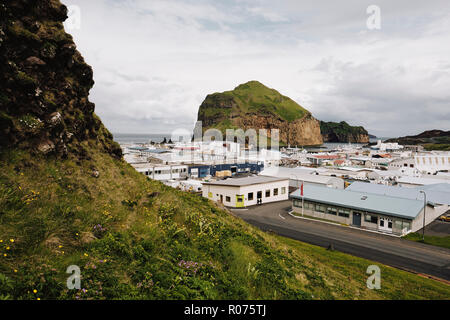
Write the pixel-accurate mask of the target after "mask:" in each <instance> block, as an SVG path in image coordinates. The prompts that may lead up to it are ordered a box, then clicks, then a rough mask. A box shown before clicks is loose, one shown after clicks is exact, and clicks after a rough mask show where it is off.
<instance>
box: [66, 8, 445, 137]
mask: <svg viewBox="0 0 450 320" xmlns="http://www.w3.org/2000/svg"><path fill="white" fill-rule="evenodd" d="M378 2H379V4H378V5H379V6H380V7H381V18H382V25H381V26H382V28H381V30H377V31H369V30H367V29H366V19H367V14H366V8H367V5H369V4H371V3H369V2H367V3H365V1H359V0H358V1H356V0H351V1H350V0H349V1H345V4H344V5H343V4H342V3H343V2H337V1H336V2H324V1H301V2H299V1H294V0H286V1H277V2H274V1H266V0H259V1H244V0H235V1H232V0H229V1H225V2H219V1H212V0H211V1H207V0H200V1H195V2H194V1H190V0H185V1H182V0H164V1H161V0H146V1H144V0H123V1H118V0H116V1H113V0H96V1H89V0H67V1H65V3H66V4H74V5H78V6H79V7H80V9H81V18H82V20H81V29H80V30H73V31H70V32H71V33H72V34H73V36H74V38H75V41H76V43H77V45H78V47H79V50H80V51H81V52H82V54H83V55H84V56H85V58H86V61H87V62H88V63H89V64H91V65H92V66H93V68H94V77H95V81H96V85H95V87H94V89H93V90H92V92H91V100H92V101H93V102H95V103H96V110H97V113H98V114H99V115H100V116H101V117H102V119H103V120H104V122H105V123H106V125H107V126H108V127H109V128H110V129H111V131H113V132H134V133H142V132H147V133H169V132H171V131H172V130H174V129H175V128H180V127H184V128H186V129H189V130H190V129H192V127H193V124H194V122H195V120H196V115H197V111H198V107H199V105H200V104H201V102H202V100H203V99H204V98H205V96H206V95H207V94H209V93H212V92H218V91H225V90H230V89H232V88H234V87H235V86H237V85H238V84H240V83H243V82H246V81H248V80H259V81H261V82H263V83H264V84H266V85H268V86H269V87H273V88H275V89H277V90H279V91H280V92H282V93H283V94H285V95H288V96H290V97H291V98H293V99H294V100H296V101H297V102H299V103H300V104H302V105H303V106H305V107H306V108H308V109H309V110H310V111H311V112H312V113H313V115H315V116H316V117H317V118H319V119H323V120H336V121H341V120H347V121H348V122H350V123H351V124H355V125H360V124H361V125H364V126H365V127H367V129H369V131H371V132H372V133H375V134H377V135H384V136H386V135H387V136H390V135H402V134H411V133H418V131H420V130H425V129H433V128H441V129H448V128H449V127H450V126H449V120H450V119H449V116H448V114H449V112H448V111H447V110H449V109H450V100H449V98H450V97H449V93H448V88H449V87H450V59H449V57H450V34H449V32H448V26H449V21H450V18H449V17H450V15H449V14H447V12H449V10H448V9H449V8H450V4H449V3H448V2H445V1H428V2H427V3H426V4H424V3H423V2H421V1H420V2H419V1H396V2H395V3H393V2H392V1H390V2H389V1H378ZM424 120H426V121H424Z"/></svg>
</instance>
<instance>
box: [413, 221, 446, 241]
mask: <svg viewBox="0 0 450 320" xmlns="http://www.w3.org/2000/svg"><path fill="white" fill-rule="evenodd" d="M417 232H418V233H422V229H420V230H419V231H417ZM425 234H426V235H429V236H437V237H448V236H450V222H446V221H441V220H438V219H436V220H434V221H433V222H432V223H430V224H429V225H427V226H426V227H425Z"/></svg>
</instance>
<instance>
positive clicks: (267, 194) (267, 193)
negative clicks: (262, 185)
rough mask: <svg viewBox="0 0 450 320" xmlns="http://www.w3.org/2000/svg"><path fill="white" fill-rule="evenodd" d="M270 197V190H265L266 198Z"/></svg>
mask: <svg viewBox="0 0 450 320" xmlns="http://www.w3.org/2000/svg"><path fill="white" fill-rule="evenodd" d="M268 197H270V190H266V198H268Z"/></svg>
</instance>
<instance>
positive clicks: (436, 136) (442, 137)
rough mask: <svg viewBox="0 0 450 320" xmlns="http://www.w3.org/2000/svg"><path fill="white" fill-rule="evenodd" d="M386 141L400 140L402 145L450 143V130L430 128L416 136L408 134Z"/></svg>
mask: <svg viewBox="0 0 450 320" xmlns="http://www.w3.org/2000/svg"><path fill="white" fill-rule="evenodd" d="M386 142H398V143H399V144H402V145H418V144H422V145H423V144H429V143H434V144H450V131H443V130H437V129H435V130H428V131H424V132H422V133H420V134H418V135H415V136H406V137H400V138H393V139H389V140H386Z"/></svg>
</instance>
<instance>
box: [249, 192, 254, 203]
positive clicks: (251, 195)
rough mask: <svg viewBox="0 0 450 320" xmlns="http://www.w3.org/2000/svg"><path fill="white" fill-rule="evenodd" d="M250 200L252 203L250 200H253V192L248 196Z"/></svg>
mask: <svg viewBox="0 0 450 320" xmlns="http://www.w3.org/2000/svg"><path fill="white" fill-rule="evenodd" d="M248 200H249V201H250V200H253V192H250V193H249V194H248Z"/></svg>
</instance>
